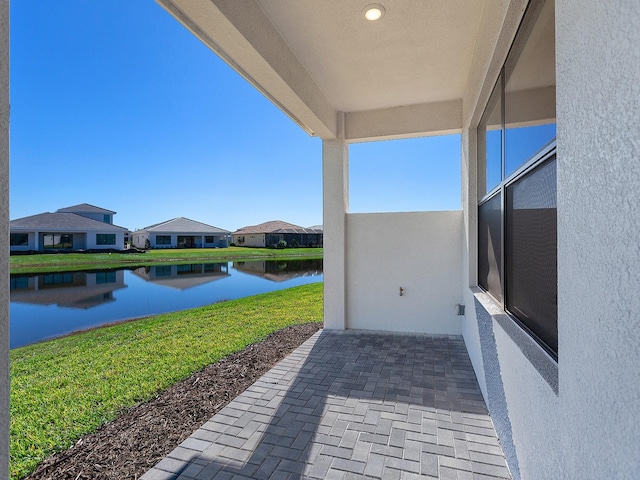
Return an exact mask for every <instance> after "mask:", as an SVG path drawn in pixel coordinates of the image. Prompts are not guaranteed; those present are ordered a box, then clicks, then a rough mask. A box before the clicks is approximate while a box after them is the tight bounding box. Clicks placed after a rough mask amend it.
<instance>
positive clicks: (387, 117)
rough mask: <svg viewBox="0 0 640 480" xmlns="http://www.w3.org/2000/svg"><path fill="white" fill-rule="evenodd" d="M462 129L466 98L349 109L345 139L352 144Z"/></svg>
mask: <svg viewBox="0 0 640 480" xmlns="http://www.w3.org/2000/svg"><path fill="white" fill-rule="evenodd" d="M461 131H462V99H460V100H450V101H447V102H437V103H423V104H420V105H408V106H402V107H392V108H383V109H379V110H368V111H363V112H349V113H347V114H346V118H345V140H346V141H348V142H351V143H356V142H368V141H374V140H390V139H396V138H411V137H421V136H434V135H449V134H452V133H460V132H461Z"/></svg>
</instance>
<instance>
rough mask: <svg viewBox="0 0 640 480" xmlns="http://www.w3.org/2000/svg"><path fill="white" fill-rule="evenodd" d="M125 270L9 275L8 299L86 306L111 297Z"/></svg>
mask: <svg viewBox="0 0 640 480" xmlns="http://www.w3.org/2000/svg"><path fill="white" fill-rule="evenodd" d="M126 287H127V286H126V285H125V283H124V271H122V270H119V271H105V272H62V273H47V274H42V275H36V276H30V277H29V276H13V275H12V276H11V287H10V288H11V301H12V302H16V303H30V304H33V305H57V306H58V307H65V308H82V309H87V308H91V307H95V306H98V305H102V304H104V303H107V302H112V301H114V297H113V292H114V291H116V290H119V289H121V288H126Z"/></svg>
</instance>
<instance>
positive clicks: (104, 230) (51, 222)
mask: <svg viewBox="0 0 640 480" xmlns="http://www.w3.org/2000/svg"><path fill="white" fill-rule="evenodd" d="M115 213H116V212H114V211H112V210H107V209H104V208H100V207H96V206H94V205H89V204H87V203H82V204H80V205H74V206H72V207H66V208H61V209H59V210H57V211H56V212H53V213H50V212H46V213H40V214H37V215H31V216H29V217H23V218H17V219H15V220H11V222H10V231H11V233H10V248H11V252H25V251H37V252H43V251H72V250H123V249H124V243H125V235H126V234H127V233H128V230H127V229H126V228H124V227H119V226H117V225H113V216H114V215H115Z"/></svg>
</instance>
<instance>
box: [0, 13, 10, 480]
mask: <svg viewBox="0 0 640 480" xmlns="http://www.w3.org/2000/svg"><path fill="white" fill-rule="evenodd" d="M0 55H1V58H0V235H1V238H2V242H1V245H2V246H1V247H0V248H2V251H1V254H0V478H9V0H0Z"/></svg>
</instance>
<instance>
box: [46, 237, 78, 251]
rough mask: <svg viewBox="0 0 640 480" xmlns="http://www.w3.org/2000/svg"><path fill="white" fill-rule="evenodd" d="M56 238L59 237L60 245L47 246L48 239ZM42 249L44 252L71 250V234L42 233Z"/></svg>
mask: <svg viewBox="0 0 640 480" xmlns="http://www.w3.org/2000/svg"><path fill="white" fill-rule="evenodd" d="M56 236H59V237H60V243H51V244H47V239H48V237H51V239H52V240H53V239H55V237H56ZM42 248H43V249H45V250H49V249H51V250H71V249H73V234H72V233H43V234H42Z"/></svg>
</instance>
